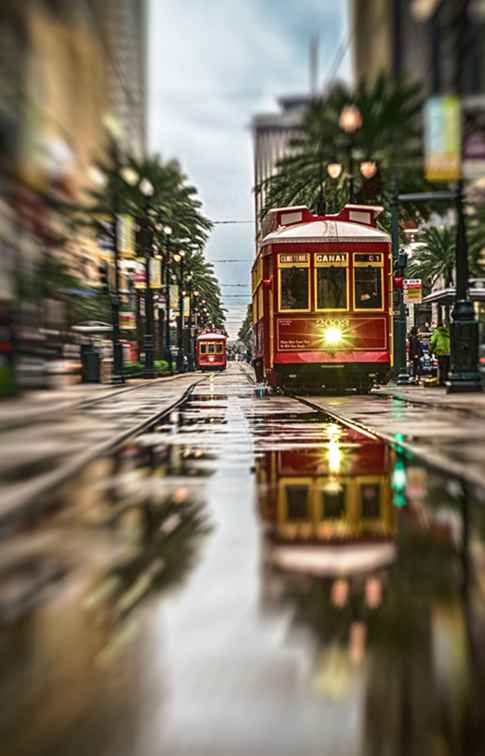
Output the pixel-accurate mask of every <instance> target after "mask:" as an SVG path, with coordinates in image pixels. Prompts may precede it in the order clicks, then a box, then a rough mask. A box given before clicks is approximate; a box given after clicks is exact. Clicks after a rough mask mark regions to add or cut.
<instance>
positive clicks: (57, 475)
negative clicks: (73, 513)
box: [0, 377, 205, 538]
mask: <svg viewBox="0 0 485 756" xmlns="http://www.w3.org/2000/svg"><path fill="white" fill-rule="evenodd" d="M204 380H205V377H204V378H199V379H198V380H196V381H194V382H193V383H191V384H190V385H189V386H188V387H187V388H186V389H185V391H184V392H183V394H182V395H181V396H179V397H178V398H177V399H176V401H174V402H172V403H171V404H170V405H168V406H165V407H164V409H163V410H161V411H157V412H155V413H153V414H152V415H150V416H149V417H145V418H144V419H143V420H142V421H141V422H139V423H138V424H136V425H134V426H130V427H129V428H125V429H124V430H121V431H119V432H118V433H116V434H115V435H112V436H110V437H108V438H106V439H104V440H102V441H100V442H98V443H97V444H94V445H93V446H91V447H90V448H88V449H85V450H84V451H82V452H79V453H78V454H75V455H74V456H73V458H71V459H69V460H68V461H66V462H65V463H64V464H63V465H62V466H61V467H59V468H56V469H55V470H52V471H50V472H48V473H45V474H44V475H42V476H40V477H39V476H38V477H35V478H33V479H31V480H29V481H26V482H25V483H23V484H19V483H17V484H16V486H15V491H14V492H13V493H9V494H8V498H7V497H6V498H7V501H3V502H2V510H1V511H0V538H5V537H8V535H10V533H11V532H12V530H14V529H15V527H16V526H17V525H18V522H19V521H20V520H22V519H25V518H28V519H32V518H34V517H39V516H40V515H42V514H43V513H44V512H45V511H46V510H48V508H49V502H48V501H47V500H46V497H48V495H49V494H50V493H52V492H53V491H54V490H55V489H56V488H59V487H61V486H63V485H65V484H66V483H68V482H69V481H70V479H71V478H73V477H74V476H75V475H78V474H79V473H80V472H81V471H82V470H83V469H84V468H85V467H86V466H87V465H88V464H89V463H90V462H92V461H93V460H94V459H96V458H97V457H101V456H103V455H106V454H107V453H109V452H113V451H116V449H118V448H119V447H120V446H121V445H122V444H123V443H126V441H127V440H128V439H131V438H136V436H138V435H140V434H141V433H143V432H144V431H146V430H147V429H148V428H149V427H151V426H152V425H154V424H155V423H157V422H160V420H163V419H164V418H166V417H167V416H169V415H170V413H171V412H173V411H174V410H176V409H178V408H179V407H180V406H182V405H183V404H184V403H185V402H186V401H187V400H188V399H189V398H190V395H191V394H192V392H193V391H194V389H195V388H196V386H197V385H198V384H199V383H201V382H202V381H204ZM149 385H150V386H153V382H151V383H150V384H149ZM132 388H134V387H132ZM137 388H138V387H137ZM140 388H145V386H142V387H140ZM113 393H115V394H116V393H124V392H113ZM111 396H112V395H111ZM103 398H106V397H103ZM34 500H38V502H37V504H36V506H35V507H34V509H35V511H31V510H32V505H33V502H34Z"/></svg>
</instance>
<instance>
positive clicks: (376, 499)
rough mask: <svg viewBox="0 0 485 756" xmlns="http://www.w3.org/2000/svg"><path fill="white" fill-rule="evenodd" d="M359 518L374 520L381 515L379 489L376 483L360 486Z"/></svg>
mask: <svg viewBox="0 0 485 756" xmlns="http://www.w3.org/2000/svg"><path fill="white" fill-rule="evenodd" d="M360 501H361V516H362V519H364V520H375V519H376V518H377V517H379V516H380V514H381V487H380V486H379V484H378V483H364V484H362V485H361V486H360Z"/></svg>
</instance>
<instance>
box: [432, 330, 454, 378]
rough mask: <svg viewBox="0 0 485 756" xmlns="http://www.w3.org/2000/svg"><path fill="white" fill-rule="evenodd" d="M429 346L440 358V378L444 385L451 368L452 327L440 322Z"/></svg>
mask: <svg viewBox="0 0 485 756" xmlns="http://www.w3.org/2000/svg"><path fill="white" fill-rule="evenodd" d="M429 348H430V351H431V352H432V354H435V355H436V357H437V359H438V380H439V384H440V386H444V385H445V383H446V381H447V380H448V371H449V369H450V329H449V328H448V326H447V325H443V324H442V323H441V324H438V325H437V326H436V328H435V329H434V331H433V333H432V335H431V341H430V342H429Z"/></svg>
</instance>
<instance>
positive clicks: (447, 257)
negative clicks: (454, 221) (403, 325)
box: [408, 226, 484, 292]
mask: <svg viewBox="0 0 485 756" xmlns="http://www.w3.org/2000/svg"><path fill="white" fill-rule="evenodd" d="M477 229H478V227H474V228H473V229H472V231H471V232H470V233H469V234H468V237H469V238H468V265H469V270H470V274H471V275H472V276H473V275H480V272H481V268H480V252H481V249H482V247H483V245H484V241H483V228H482V229H481V230H477ZM418 243H419V246H416V248H415V252H414V255H413V258H412V260H411V261H410V263H409V266H408V272H409V275H410V276H412V277H416V278H421V279H422V281H423V287H424V289H425V290H426V291H427V292H430V291H431V290H432V289H433V288H434V286H435V285H436V284H437V283H438V281H439V279H440V278H441V279H443V283H444V285H445V287H450V286H453V283H454V269H455V244H456V227H455V226H431V227H428V228H425V229H423V230H422V231H421V233H420V234H419V237H418Z"/></svg>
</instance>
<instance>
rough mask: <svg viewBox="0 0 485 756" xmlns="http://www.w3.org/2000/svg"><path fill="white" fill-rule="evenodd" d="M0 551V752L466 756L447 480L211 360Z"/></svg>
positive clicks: (474, 519) (452, 486) (457, 489)
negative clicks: (183, 395) (160, 414)
mask: <svg viewBox="0 0 485 756" xmlns="http://www.w3.org/2000/svg"><path fill="white" fill-rule="evenodd" d="M56 496H57V499H58V501H57V502H53V503H55V504H57V507H55V509H57V510H58V511H59V514H58V515H57V516H56V517H54V518H53V519H49V521H48V522H45V523H44V524H40V525H38V526H37V527H36V528H34V529H29V530H26V531H25V532H23V533H19V534H18V535H17V536H16V537H15V538H13V539H10V540H9V542H8V543H6V544H5V545H4V547H3V549H2V553H1V556H0V660H1V661H0V663H1V666H2V675H1V677H0V697H1V700H2V707H1V709H0V742H1V743H2V754H5V756H13V755H14V754H15V756H23V755H24V754H25V755H26V756H27V755H28V756H31V755H33V754H36V755H37V754H39V755H40V756H61V755H62V756H64V755H68V756H71V754H72V756H81V755H84V754H86V755H87V754H96V756H97V755H98V754H100V755H103V756H104V755H106V756H125V755H126V756H128V755H130V756H131V755H133V754H136V755H138V754H139V755H140V756H156V755H158V754H170V756H172V755H173V756H182V755H184V756H185V754H194V755H196V756H209V755H210V756H219V755H220V756H240V755H241V756H242V755H243V754H244V755H245V756H246V754H252V753H261V754H269V755H272V754H275V755H276V754H278V756H290V755H291V756H296V754H302V755H303V756H314V755H315V756H317V754H318V756H321V755H322V754H336V755H338V756H340V755H342V756H354V755H355V756H357V755H359V756H361V755H362V756H363V755H365V756H380V754H382V755H384V754H385V755H386V756H388V755H389V756H394V754H396V756H397V755H399V756H402V755H403V754H405V755H406V756H407V755H408V754H409V755H411V754H412V755H413V756H421V754H423V756H424V754H426V756H429V755H430V754H431V756H435V755H436V756H441V754H460V755H461V754H463V755H464V754H466V755H467V756H475V754H476V755H477V756H478V755H479V754H483V742H484V735H485V722H484V715H483V711H482V704H481V702H482V701H483V694H484V692H485V690H484V687H485V644H484V632H485V625H484V623H485V612H484V603H483V600H484V595H483V594H484V592H485V580H484V578H485V514H484V513H483V505H481V503H480V501H479V498H480V496H479V494H478V492H477V491H475V490H473V491H472V490H471V489H470V488H469V487H468V486H467V485H466V484H464V483H462V482H460V481H457V480H453V479H451V478H443V477H440V476H439V475H437V474H434V473H431V472H429V471H428V470H426V469H425V468H424V467H423V466H422V465H421V464H420V463H419V462H418V461H417V460H416V459H409V458H405V457H403V455H401V454H396V452H395V451H394V450H393V449H391V448H389V447H388V446H386V444H384V443H383V442H381V441H379V439H377V438H376V437H375V436H373V435H372V434H366V433H361V432H359V431H357V430H353V429H351V428H347V427H345V426H342V425H340V424H339V423H337V422H335V420H334V419H333V418H331V417H329V416H327V415H325V414H324V413H317V412H315V411H312V410H310V409H309V408H308V407H306V406H304V405H302V404H300V403H298V402H295V401H293V400H291V399H289V398H286V397H277V396H276V397H271V398H270V397H265V398H262V399H261V398H257V397H256V396H255V393H254V386H252V385H250V384H249V383H248V381H247V380H246V378H245V377H244V375H243V374H242V373H241V372H239V371H238V370H237V368H236V367H234V366H233V367H231V368H230V369H229V370H228V371H227V372H226V373H225V374H223V375H219V376H217V377H216V378H215V379H212V378H207V379H206V380H205V381H204V383H202V384H200V385H199V386H198V387H197V389H196V390H195V392H194V394H193V396H192V397H191V399H190V400H189V401H188V402H187V404H186V405H185V406H184V407H183V408H182V409H181V410H180V411H178V412H174V413H173V415H172V417H171V418H170V420H169V421H168V422H163V423H160V424H159V425H158V426H156V427H155V428H154V429H153V430H152V431H150V432H147V433H145V434H144V435H142V436H141V437H139V438H138V439H137V440H136V441H135V442H134V441H130V442H128V443H126V444H125V446H124V447H123V448H122V449H121V450H120V451H119V452H117V453H116V454H115V455H113V456H106V457H104V458H100V459H98V460H96V462H94V463H93V464H91V465H90V466H89V467H88V468H86V469H85V471H84V472H83V473H82V475H80V476H79V477H78V478H77V479H76V480H75V481H73V482H72V483H70V484H69V485H67V486H66V487H65V488H64V489H63V490H62V491H59V492H58V494H56Z"/></svg>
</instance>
